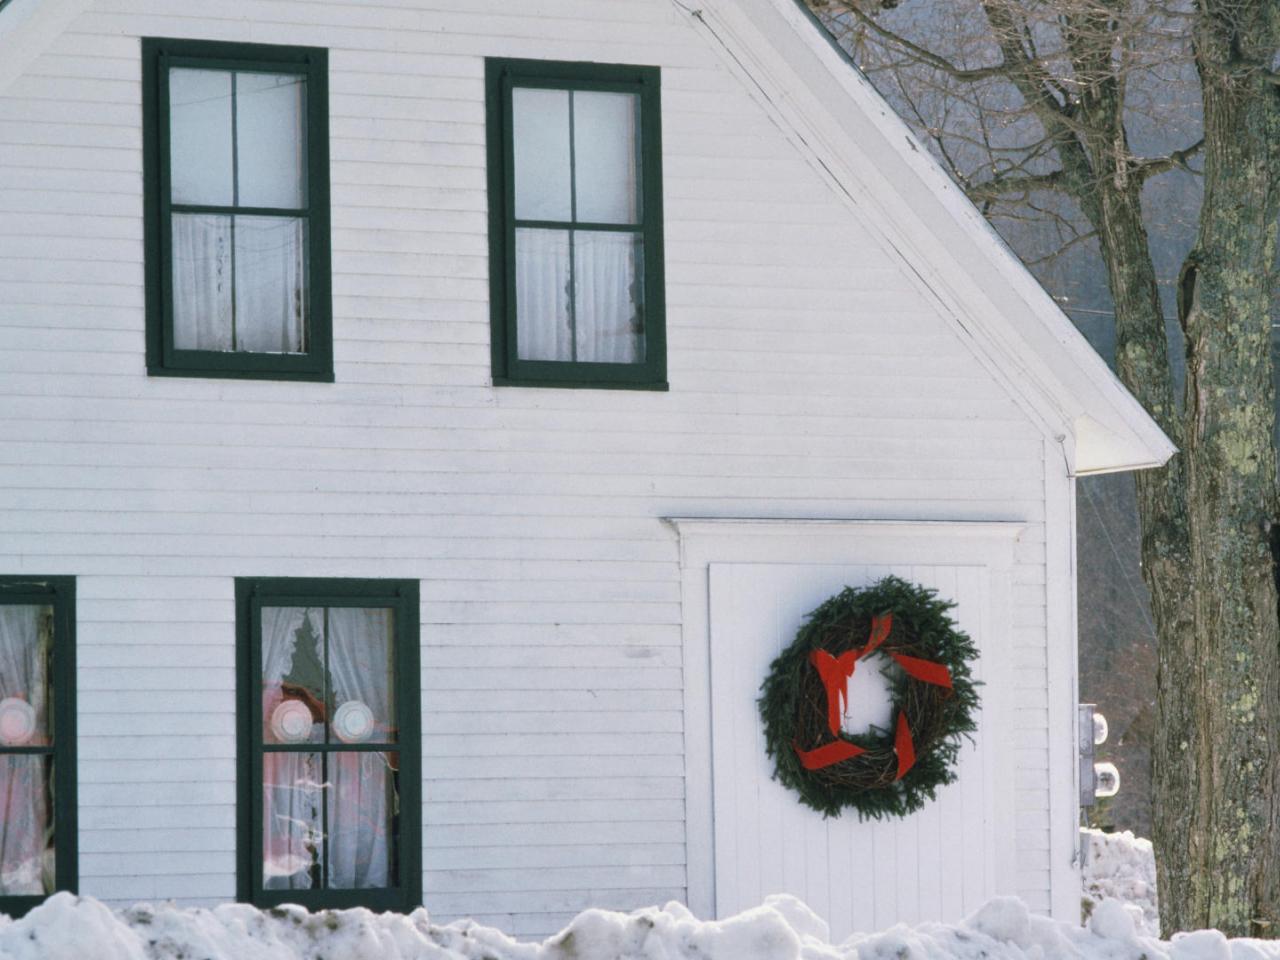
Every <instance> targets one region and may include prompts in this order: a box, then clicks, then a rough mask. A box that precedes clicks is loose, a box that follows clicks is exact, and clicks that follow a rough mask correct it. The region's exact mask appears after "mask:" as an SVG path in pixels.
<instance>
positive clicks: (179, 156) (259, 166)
mask: <svg viewBox="0 0 1280 960" xmlns="http://www.w3.org/2000/svg"><path fill="white" fill-rule="evenodd" d="M142 43H143V46H142V77H143V138H144V148H145V179H146V205H147V210H146V236H147V251H146V256H147V366H148V369H149V370H150V372H151V373H153V374H169V375H176V376H220V377H258V378H267V379H305V380H332V379H333V348H332V335H331V332H330V331H331V318H330V311H331V308H330V293H329V153H328V92H327V74H328V55H327V52H326V51H325V50H322V49H315V48H309V47H276V46H263V45H259V44H240V43H214V42H209V41H197V40H159V39H144V40H143V42H142Z"/></svg>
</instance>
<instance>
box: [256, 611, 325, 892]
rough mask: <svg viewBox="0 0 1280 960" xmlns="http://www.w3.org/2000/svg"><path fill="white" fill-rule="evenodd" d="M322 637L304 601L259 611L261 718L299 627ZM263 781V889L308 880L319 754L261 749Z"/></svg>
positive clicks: (275, 697)
mask: <svg viewBox="0 0 1280 960" xmlns="http://www.w3.org/2000/svg"><path fill="white" fill-rule="evenodd" d="M308 622H309V624H310V626H311V632H312V633H313V635H314V636H316V637H321V636H322V635H323V634H322V632H321V623H322V614H321V611H319V610H312V609H310V608H304V607H266V608H264V609H263V611H262V684H263V697H262V710H263V721H264V722H265V723H266V724H268V725H269V724H270V722H271V712H272V711H273V710H274V709H275V707H276V705H278V704H279V703H280V701H281V700H282V699H284V694H283V691H282V690H281V686H280V685H281V683H282V681H283V680H284V678H285V675H286V674H288V672H289V671H290V669H291V668H292V667H293V653H294V648H295V647H296V645H297V642H298V641H297V637H298V631H299V630H300V629H301V628H302V626H303V624H304V623H308ZM262 762H263V781H262V813H263V819H262V848H263V849H262V856H263V876H262V885H263V888H264V889H266V890H299V889H303V890H305V889H309V888H310V887H311V886H312V873H311V867H312V865H313V864H317V863H319V862H320V858H321V855H322V851H323V840H324V828H323V824H322V823H321V820H322V814H323V810H324V805H323V800H322V797H321V790H323V789H324V784H323V777H322V776H321V765H320V755H319V754H317V753H292V752H290V753H264V754H263V755H262Z"/></svg>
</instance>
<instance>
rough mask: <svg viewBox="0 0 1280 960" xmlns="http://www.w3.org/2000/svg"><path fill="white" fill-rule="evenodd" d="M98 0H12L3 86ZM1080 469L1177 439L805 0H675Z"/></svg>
mask: <svg viewBox="0 0 1280 960" xmlns="http://www.w3.org/2000/svg"><path fill="white" fill-rule="evenodd" d="M91 2H92V0H0V92H3V91H4V90H5V89H6V88H7V87H8V86H9V84H10V83H11V82H12V81H13V80H14V79H16V78H17V77H18V76H20V75H21V74H22V73H23V72H24V71H25V70H26V69H27V67H28V66H29V65H30V64H31V63H32V62H33V61H34V60H35V59H36V58H37V57H38V56H40V54H42V53H43V52H44V51H45V50H46V49H47V48H48V46H49V45H50V44H51V43H52V42H53V41H54V39H56V38H57V37H58V35H59V34H61V33H62V32H63V30H65V29H66V28H67V27H68V26H69V25H70V24H71V22H72V21H73V20H75V18H76V17H78V16H79V15H80V14H81V13H83V12H84V11H85V10H86V9H87V8H88V7H89V6H90V4H91ZM672 2H673V3H674V4H675V6H676V8H677V9H678V10H680V11H682V13H683V15H686V16H689V17H692V18H693V20H694V21H695V22H696V24H697V26H698V27H699V29H702V30H704V31H706V32H707V33H708V34H710V40H711V41H712V42H713V43H714V44H715V45H716V46H718V47H719V49H720V50H721V52H722V53H723V55H724V60H725V62H726V64H727V65H728V66H729V68H730V69H731V70H733V71H734V72H736V73H737V74H738V75H739V76H740V77H741V79H742V80H743V81H744V82H745V83H747V85H748V87H749V88H750V89H751V90H752V91H753V93H754V94H755V95H756V96H757V98H758V99H759V100H760V101H761V102H762V104H763V105H764V107H765V108H766V110H767V111H768V112H769V113H770V115H771V117H772V118H773V119H774V121H775V122H777V123H778V124H779V126H780V128H781V129H782V130H783V131H784V132H785V133H786V134H787V136H788V137H789V138H790V139H791V140H792V142H793V143H794V144H795V146H796V147H797V148H798V149H799V150H800V151H801V152H802V154H803V155H804V156H805V157H806V158H807V159H808V160H809V162H810V163H811V165H812V166H813V167H814V168H815V169H816V170H817V171H818V172H819V174H820V175H821V176H822V177H823V178H824V179H825V180H826V181H827V182H828V184H829V185H830V186H831V188H832V189H833V191H834V192H835V194H836V195H837V196H838V197H840V198H841V199H842V200H843V202H845V203H846V204H847V205H848V206H850V207H851V208H853V209H854V210H856V211H857V212H858V213H859V215H860V217H861V219H863V220H864V221H865V222H866V223H867V226H868V227H869V228H870V229H871V230H873V231H876V232H878V234H879V238H880V240H881V242H883V243H884V245H885V246H886V248H887V249H890V250H892V251H894V252H896V253H897V255H898V256H899V257H900V258H901V260H902V262H903V264H904V266H905V267H906V268H907V271H908V275H909V276H910V277H911V278H912V281H913V282H914V283H915V284H916V285H917V287H918V288H919V290H920V291H921V293H923V294H924V295H926V296H927V297H929V298H930V299H931V300H932V301H933V302H934V304H935V305H936V306H937V307H938V309H939V311H940V312H941V313H942V314H943V315H944V316H946V317H947V318H948V319H949V320H950V321H951V323H952V325H953V328H954V329H955V330H956V332H957V334H958V335H960V336H961V337H962V338H964V339H965V340H966V341H967V342H969V343H970V345H971V347H972V349H973V351H974V354H975V355H976V356H977V357H978V358H979V360H981V361H982V362H983V364H984V365H985V366H986V368H987V369H988V370H989V372H990V373H991V375H992V376H993V377H995V378H996V379H997V380H999V381H1000V382H1001V383H1003V384H1004V386H1005V388H1006V389H1007V390H1008V391H1009V392H1010V394H1012V395H1013V396H1014V397H1015V398H1016V399H1017V400H1018V402H1019V403H1020V405H1021V406H1022V408H1023V409H1024V410H1026V411H1027V412H1028V414H1029V415H1030V416H1031V417H1032V419H1033V420H1034V421H1035V422H1036V423H1037V424H1038V425H1039V426H1040V427H1041V429H1042V430H1043V431H1044V433H1045V435H1046V436H1047V437H1049V438H1050V439H1051V440H1052V441H1056V442H1058V443H1060V444H1061V445H1062V451H1063V456H1064V458H1065V463H1066V467H1067V470H1068V471H1069V472H1070V473H1072V474H1075V475H1082V474H1091V473H1106V472H1111V471H1117V470H1132V469H1140V468H1144V467H1154V466H1159V465H1161V464H1163V463H1164V462H1165V461H1167V460H1168V459H1169V457H1171V456H1172V455H1173V454H1174V453H1175V452H1176V448H1175V447H1174V446H1173V444H1172V443H1171V442H1170V441H1169V439H1168V438H1167V437H1166V436H1165V435H1164V434H1163V433H1162V432H1161V430H1160V428H1159V427H1158V426H1157V425H1156V424H1155V422H1154V421H1153V420H1152V419H1151V417H1150V416H1148V415H1147V413H1146V411H1145V410H1143V409H1142V407H1141V406H1140V405H1139V404H1138V402H1137V401H1136V400H1135V399H1134V398H1133V396H1132V395H1131V394H1130V393H1129V392H1128V391H1127V390H1126V389H1125V388H1124V386H1123V385H1122V384H1121V383H1120V381H1119V380H1118V379H1117V378H1116V376H1115V374H1114V373H1112V372H1111V370H1110V368H1108V367H1107V365H1106V363H1104V362H1103V360H1102V358H1101V357H1099V356H1098V354H1097V353H1096V352H1095V351H1094V350H1093V348H1092V347H1091V346H1090V345H1089V343H1088V342H1087V341H1086V340H1085V339H1084V337H1083V336H1081V334H1080V333H1079V332H1078V331H1077V330H1076V329H1075V326H1074V325H1073V324H1072V323H1071V321H1070V320H1069V319H1068V318H1067V316H1066V315H1065V314H1064V313H1063V312H1062V311H1061V310H1060V309H1059V308H1058V306H1057V304H1056V303H1054V301H1053V299H1052V298H1051V297H1050V296H1049V295H1048V294H1047V293H1046V292H1045V290H1044V288H1043V287H1041V286H1040V284H1039V283H1038V282H1037V281H1036V280H1035V278H1034V277H1032V276H1031V274H1030V272H1029V271H1028V270H1027V269H1026V268H1025V267H1024V266H1023V265H1022V263H1021V262H1020V261H1019V260H1018V258H1017V257H1016V256H1015V255H1014V254H1013V252H1012V251H1011V250H1010V249H1009V248H1008V246H1006V245H1005V243H1004V241H1003V240H1002V239H1001V238H1000V237H999V235H998V234H997V233H996V232H995V230H994V228H993V227H992V226H991V225H990V224H989V223H987V221H986V220H985V219H984V218H983V217H982V216H981V214H979V213H978V211H977V209H976V208H975V207H974V206H973V204H972V203H970V202H969V200H968V198H967V197H965V196H964V194H963V193H962V192H961V191H960V189H959V188H958V187H957V186H956V185H955V184H954V183H953V182H952V181H951V179H950V178H949V177H948V176H947V174H946V173H945V172H944V171H943V169H942V168H941V166H939V165H938V164H937V163H936V162H935V161H934V160H933V158H932V156H931V155H930V154H929V152H928V151H927V150H926V149H925V147H924V146H923V145H922V144H921V143H920V142H919V141H918V140H917V139H916V137H915V135H914V134H913V133H912V132H911V130H910V128H908V127H907V125H906V124H905V123H903V121H902V120H901V119H900V118H899V117H898V116H897V115H896V114H895V113H894V112H893V110H892V109H891V108H890V107H889V105H888V104H887V103H886V102H885V100H884V99H883V98H882V97H881V96H880V94H879V93H878V92H877V91H876V90H875V88H874V87H872V85H871V84H870V82H869V81H868V80H867V79H866V78H865V77H864V76H863V75H862V73H861V72H860V71H859V70H858V69H857V68H856V66H854V65H853V64H852V61H850V59H849V58H848V57H847V56H846V55H845V54H844V52H843V51H842V50H841V49H840V48H839V46H838V44H836V43H835V42H834V40H833V39H832V38H831V36H830V34H829V33H828V32H827V31H826V30H825V29H824V28H823V27H822V25H821V24H820V23H819V22H818V21H817V18H816V17H815V16H814V15H813V14H812V13H811V12H810V11H809V9H808V7H807V6H806V5H805V4H804V0H699V4H698V6H697V7H696V8H695V7H693V6H690V5H688V4H686V3H685V2H684V0H672Z"/></svg>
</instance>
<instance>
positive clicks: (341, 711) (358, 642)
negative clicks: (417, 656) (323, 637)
mask: <svg viewBox="0 0 1280 960" xmlns="http://www.w3.org/2000/svg"><path fill="white" fill-rule="evenodd" d="M328 624H329V633H328V637H329V677H330V682H331V684H332V689H333V706H334V710H333V718H332V720H331V721H330V724H329V728H330V736H329V741H330V742H331V743H365V742H370V743H391V742H394V741H395V739H396V735H397V732H398V731H397V730H396V723H395V715H396V708H395V613H394V611H392V610H387V609H383V608H369V607H330V608H329V618H328Z"/></svg>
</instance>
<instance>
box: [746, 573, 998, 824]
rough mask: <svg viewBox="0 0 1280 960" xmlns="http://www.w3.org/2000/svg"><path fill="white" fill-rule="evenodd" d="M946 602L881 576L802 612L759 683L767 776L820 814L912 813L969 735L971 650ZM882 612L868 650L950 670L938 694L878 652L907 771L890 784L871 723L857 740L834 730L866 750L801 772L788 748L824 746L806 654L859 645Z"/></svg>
mask: <svg viewBox="0 0 1280 960" xmlns="http://www.w3.org/2000/svg"><path fill="white" fill-rule="evenodd" d="M954 606H955V604H953V603H949V602H947V601H945V600H940V599H938V596H937V591H935V590H930V589H927V588H925V587H922V586H919V585H917V584H911V583H908V582H906V581H905V580H902V579H899V578H898V577H892V576H890V577H885V578H884V579H883V580H881V581H879V582H878V583H876V584H874V585H872V586H870V587H865V588H861V589H855V588H853V587H846V588H845V589H844V590H842V591H841V592H840V593H838V594H836V595H835V596H833V597H831V598H829V599H828V600H826V601H825V602H823V603H822V605H821V606H819V607H818V608H817V609H816V610H814V611H813V612H812V613H810V614H809V615H808V617H807V618H806V620H805V623H804V625H803V626H801V628H800V630H799V631H798V632H797V633H796V638H795V640H794V641H792V643H791V645H790V646H789V647H787V648H786V649H785V650H784V651H783V652H782V653H781V654H780V655H779V656H778V658H777V659H776V660H774V661H773V665H772V666H771V667H770V669H769V675H768V676H767V677H766V678H765V681H764V683H763V684H762V685H761V697H760V700H759V704H760V716H761V719H762V720H763V721H764V729H765V745H766V747H767V749H768V753H769V756H770V757H771V758H772V759H773V761H774V774H773V776H774V779H775V780H778V781H779V782H781V783H782V784H784V785H785V786H787V787H789V788H791V789H792V790H794V791H796V793H798V794H799V795H800V799H801V801H802V802H803V803H805V804H806V805H808V806H810V807H812V808H813V809H814V810H817V811H818V812H819V813H822V814H823V815H824V816H827V817H833V816H838V815H839V814H840V813H841V812H842V811H843V810H846V809H851V810H855V811H857V813H858V817H859V818H860V819H864V820H865V819H869V818H874V819H877V820H878V819H880V818H881V817H901V816H905V815H907V814H909V813H913V812H915V811H916V810H919V809H920V808H921V807H922V806H924V804H925V802H926V801H927V800H933V799H935V798H936V793H937V789H938V787H940V786H943V785H944V784H948V783H951V782H953V781H954V780H955V769H954V768H955V763H956V758H957V756H958V754H959V750H960V738H961V737H962V736H964V737H967V738H968V739H970V740H972V734H973V732H974V731H975V730H976V729H977V727H976V721H975V715H976V711H977V706H978V691H977V687H978V685H979V684H978V682H977V681H975V680H974V679H973V673H972V669H971V666H970V664H971V662H972V661H973V660H974V659H976V658H977V655H978V651H977V649H976V648H975V647H974V645H973V642H972V641H971V640H970V639H969V637H968V636H967V635H966V634H964V633H962V632H961V631H960V630H959V629H957V627H956V625H955V623H954V622H953V621H952V620H951V617H950V616H949V615H948V611H950V610H951V609H952V608H953V607H954ZM885 613H892V614H893V627H892V630H891V631H890V633H889V636H888V638H887V639H886V640H885V641H884V643H883V644H882V645H881V646H880V647H879V649H878V650H877V651H876V652H877V653H882V654H888V653H891V652H892V653H900V654H905V655H907V656H911V657H918V658H920V659H924V660H931V661H934V662H936V663H940V664H943V665H944V666H946V667H947V669H948V670H950V672H951V683H952V688H951V689H950V690H947V689H946V688H944V687H939V686H935V685H933V684H928V683H925V682H923V681H921V680H917V679H915V678H913V677H910V676H908V675H907V674H906V673H904V672H903V671H902V669H901V668H899V667H898V666H897V664H896V663H894V661H893V660H891V659H890V658H889V657H888V656H883V657H882V658H881V659H882V661H883V666H881V673H882V674H883V675H884V676H885V677H886V679H887V680H888V681H889V684H890V690H891V692H892V697H893V704H894V709H893V716H894V718H895V722H896V718H897V716H898V712H899V710H902V711H903V712H905V713H906V716H907V721H908V724H909V726H910V729H911V733H912V739H913V742H914V746H915V753H916V762H915V765H914V766H913V767H912V768H911V769H910V770H908V771H907V773H906V775H905V776H904V777H903V778H902V779H901V780H895V779H894V778H895V777H896V776H897V754H896V752H895V751H894V730H893V727H892V726H891V727H890V729H887V730H883V729H880V728H878V727H872V729H871V731H870V732H869V733H865V734H862V735H859V736H849V735H847V734H844V733H841V734H840V738H841V739H843V740H847V741H848V742H850V743H852V744H855V745H856V746H859V747H861V748H863V749H864V750H866V751H867V752H866V753H863V754H860V755H859V756H856V757H852V758H850V759H847V760H842V761H840V762H839V763H836V764H833V765H832V766H829V767H826V768H824V769H822V770H806V769H805V768H804V767H803V766H802V765H801V763H800V758H799V757H798V756H797V754H796V750H797V749H800V750H812V749H814V748H816V747H819V746H822V745H823V744H826V743H830V742H832V740H833V737H832V734H831V732H830V730H829V728H828V725H827V701H826V691H825V689H824V688H823V686H822V682H821V679H820V677H819V676H818V673H817V671H816V670H815V669H814V667H813V665H812V664H811V663H810V660H809V657H810V654H811V653H812V652H813V651H814V650H825V651H826V652H828V653H830V654H831V655H832V656H835V657H838V656H839V655H840V654H842V653H844V652H846V651H848V650H851V649H859V648H861V647H863V646H864V645H865V644H866V643H867V640H868V638H869V637H870V634H871V621H872V618H874V617H877V616H880V615H883V614H885ZM872 662H874V654H873V655H872V656H871V657H868V658H866V659H865V660H862V661H859V664H858V666H859V667H861V668H862V669H867V668H868V666H870V664H871V663H872Z"/></svg>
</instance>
